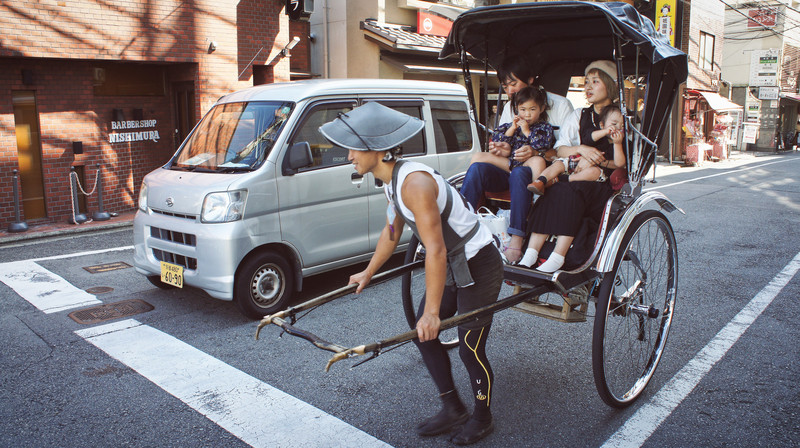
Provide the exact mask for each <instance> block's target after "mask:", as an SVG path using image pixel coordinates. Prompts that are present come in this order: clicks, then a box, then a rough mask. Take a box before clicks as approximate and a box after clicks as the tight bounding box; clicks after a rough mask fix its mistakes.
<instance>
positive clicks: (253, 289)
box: [233, 252, 294, 319]
mask: <svg viewBox="0 0 800 448" xmlns="http://www.w3.org/2000/svg"><path fill="white" fill-rule="evenodd" d="M233 295H234V297H233V300H234V302H236V306H237V307H238V308H239V311H241V312H242V314H244V315H245V316H247V317H249V318H251V319H261V318H263V317H264V316H266V315H268V314H273V313H275V312H277V311H280V310H282V309H283V308H284V307H285V306H286V304H287V303H288V302H289V299H290V298H291V297H292V296H293V295H294V277H293V276H292V269H291V268H290V267H289V263H287V262H286V260H285V259H284V258H283V257H281V256H280V255H278V254H277V253H275V252H263V253H260V254H254V255H253V256H251V257H249V258H247V259H246V260H245V261H243V262H242V265H241V266H240V267H239V270H238V271H237V273H236V279H235V281H234V288H233Z"/></svg>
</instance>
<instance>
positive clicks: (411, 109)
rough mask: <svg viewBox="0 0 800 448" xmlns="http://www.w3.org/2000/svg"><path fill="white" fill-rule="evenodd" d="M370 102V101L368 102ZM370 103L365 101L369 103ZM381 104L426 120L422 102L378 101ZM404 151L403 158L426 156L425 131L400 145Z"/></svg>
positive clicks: (402, 152)
mask: <svg viewBox="0 0 800 448" xmlns="http://www.w3.org/2000/svg"><path fill="white" fill-rule="evenodd" d="M368 101H369V100H368ZM368 101H365V103H366V102H368ZM377 101H378V102H379V103H381V104H383V105H384V106H386V107H391V108H392V109H394V110H396V111H398V112H402V113H404V114H406V115H410V116H412V117H414V118H419V119H420V120H424V118H423V117H422V104H423V103H422V101H408V100H405V101H396V100H377ZM400 148H401V149H402V151H401V154H402V155H403V157H408V156H419V155H424V154H425V153H426V150H425V131H424V130H423V131H421V132H419V133H418V134H416V135H415V136H413V137H411V138H410V139H408V140H406V141H405V142H403V144H402V145H400Z"/></svg>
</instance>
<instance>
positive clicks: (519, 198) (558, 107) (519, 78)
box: [461, 55, 573, 262]
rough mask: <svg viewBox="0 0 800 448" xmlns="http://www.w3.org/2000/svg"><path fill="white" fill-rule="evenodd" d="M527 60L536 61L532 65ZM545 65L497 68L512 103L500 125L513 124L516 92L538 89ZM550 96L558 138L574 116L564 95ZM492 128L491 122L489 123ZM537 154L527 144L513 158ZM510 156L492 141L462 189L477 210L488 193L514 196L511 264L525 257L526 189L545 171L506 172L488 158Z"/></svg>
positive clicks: (540, 164)
mask: <svg viewBox="0 0 800 448" xmlns="http://www.w3.org/2000/svg"><path fill="white" fill-rule="evenodd" d="M528 59H533V60H534V61H535V63H534V64H531V63H530V62H529V61H528ZM544 64H545V62H544V60H543V58H542V56H541V55H539V56H531V55H526V56H525V57H522V56H510V57H508V58H506V59H505V60H504V61H503V63H502V64H500V66H499V67H498V69H497V77H498V78H499V80H500V84H501V85H502V87H503V90H505V92H506V94H507V95H508V96H509V101H507V102H506V104H505V106H504V107H503V111H502V113H501V115H500V123H510V122H511V121H513V118H514V115H515V114H516V111H513V110H512V109H513V106H512V104H513V98H514V95H516V93H517V92H519V91H520V90H522V89H524V88H525V87H529V86H532V87H539V85H538V81H537V79H538V76H537V70H536V69H535V68H534V67H533V66H534V65H537V66H538V67H537V68H541V67H543V66H544ZM546 93H547V121H548V122H549V123H550V124H551V125H552V126H553V130H554V134H555V137H556V139H558V137H559V133H560V131H559V127H560V126H562V125H563V123H564V122H566V121H567V120H569V118H570V116H571V115H572V113H573V108H572V103H570V102H569V100H568V99H566V98H565V97H563V96H561V95H556V94H554V93H552V92H546ZM490 125H492V123H490ZM534 155H535V152H534V151H533V149H532V148H531V147H530V146H528V145H526V146H523V147H521V148H519V149H517V150H516V151H514V159H515V160H516V161H517V162H520V163H522V162H525V161H527V160H528V159H530V158H531V157H533V156H534ZM497 156H499V157H504V158H506V157H509V156H511V145H509V144H508V143H507V142H490V143H489V152H479V153H477V154H475V155H474V156H473V158H472V160H471V163H470V165H469V167H468V168H467V173H466V175H465V176H464V182H463V183H462V186H461V193H462V194H463V195H464V197H465V198H466V199H467V201H468V202H469V203H470V204H471V205H472V207H474V208H476V209H477V208H478V207H479V206H480V205H481V203H482V202H483V197H484V193H485V192H487V191H488V192H493V193H494V192H501V191H506V190H508V191H509V194H510V197H511V216H510V217H509V221H510V222H509V226H508V233H509V234H510V235H511V242H510V243H509V245H508V247H507V248H506V249H505V256H506V258H507V259H508V261H509V262H515V261H517V260H519V258H520V257H521V256H522V252H521V250H522V243H523V238H524V237H525V228H526V227H527V223H526V220H527V218H528V212H529V211H530V208H531V203H532V199H533V194H531V193H530V192H529V191H528V189H527V186H528V184H529V183H530V182H531V180H533V172H534V171H536V173H537V175H538V173H541V171H542V170H544V168H545V162H544V159H540V161H537V162H535V163H536V165H534V166H533V167H527V166H526V167H516V168H514V169H513V170H510V171H509V170H503V169H501V168H499V167H497V166H495V165H494V164H492V163H491V162H490V161H489V160H488V159H490V158H491V157H497Z"/></svg>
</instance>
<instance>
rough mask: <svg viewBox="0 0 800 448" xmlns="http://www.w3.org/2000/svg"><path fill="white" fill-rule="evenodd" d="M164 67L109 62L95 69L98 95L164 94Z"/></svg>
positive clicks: (95, 87)
mask: <svg viewBox="0 0 800 448" xmlns="http://www.w3.org/2000/svg"><path fill="white" fill-rule="evenodd" d="M165 79H166V73H165V72H164V67H162V66H158V65H145V64H113V65H112V64H108V65H104V66H101V67H95V69H94V94H95V95H97V96H163V95H164V94H165V92H166V83H165Z"/></svg>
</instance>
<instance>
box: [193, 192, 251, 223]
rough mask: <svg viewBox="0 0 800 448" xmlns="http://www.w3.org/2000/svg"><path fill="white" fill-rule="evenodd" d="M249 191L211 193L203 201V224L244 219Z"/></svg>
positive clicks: (201, 217)
mask: <svg viewBox="0 0 800 448" xmlns="http://www.w3.org/2000/svg"><path fill="white" fill-rule="evenodd" d="M246 199H247V190H237V191H219V192H216V193H209V194H208V195H207V196H206V198H205V200H203V212H202V214H201V215H200V220H201V221H203V222H231V221H238V220H240V219H242V216H243V215H244V203H245V201H246Z"/></svg>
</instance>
